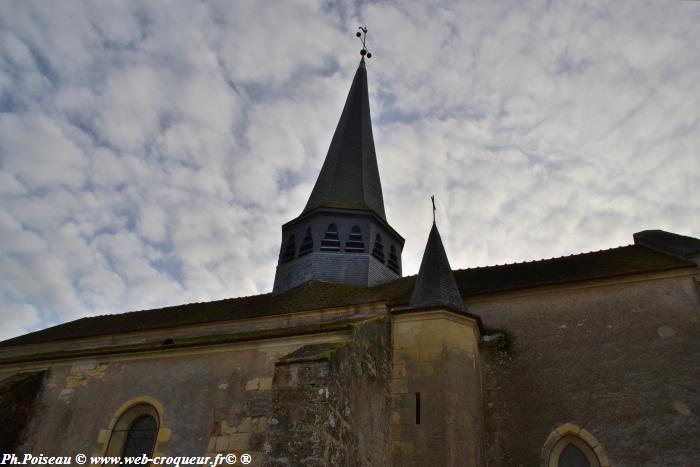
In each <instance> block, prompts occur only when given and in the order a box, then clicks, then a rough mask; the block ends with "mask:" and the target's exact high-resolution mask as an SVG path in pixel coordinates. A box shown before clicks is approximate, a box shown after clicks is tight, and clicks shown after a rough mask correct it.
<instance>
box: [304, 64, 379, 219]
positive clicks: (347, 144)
mask: <svg viewBox="0 0 700 467" xmlns="http://www.w3.org/2000/svg"><path fill="white" fill-rule="evenodd" d="M319 207H327V208H339V209H359V210H363V211H373V212H374V213H376V214H377V215H378V216H379V217H381V218H382V219H383V220H385V221H386V214H385V212H384V198H383V196H382V185H381V182H380V180H379V169H378V168H377V155H376V153H375V151H374V138H373V136H372V121H371V118H370V112H369V94H368V91H367V69H366V68H365V60H364V58H363V59H362V60H361V61H360V66H359V67H358V68H357V72H355V78H354V79H353V81H352V86H351V87H350V92H349V93H348V98H347V100H346V101H345V107H344V108H343V113H342V115H341V116H340V121H339V122H338V126H337V128H336V129H335V134H334V135H333V140H332V141H331V145H330V148H329V149H328V154H327V155H326V160H325V162H324V163H323V168H322V169H321V173H320V175H319V176H318V179H317V180H316V185H315V186H314V189H313V191H312V192H311V196H310V197H309V202H308V203H307V204H306V207H305V208H304V211H303V212H302V214H304V213H306V212H308V211H311V210H313V209H316V208H319Z"/></svg>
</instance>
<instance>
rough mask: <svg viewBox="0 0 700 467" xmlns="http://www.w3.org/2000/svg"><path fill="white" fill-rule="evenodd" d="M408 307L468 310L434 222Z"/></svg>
mask: <svg viewBox="0 0 700 467" xmlns="http://www.w3.org/2000/svg"><path fill="white" fill-rule="evenodd" d="M433 212H434V211H433ZM409 305H410V307H411V308H428V307H433V306H447V307H450V308H454V309H457V310H461V311H466V306H465V305H464V301H463V300H462V295H461V294H460V293H459V288H458V287H457V282H456V281H455V276H454V274H453V272H452V269H451V268H450V262H449V261H448V259H447V253H445V247H444V246H443V245H442V239H441V238H440V232H438V228H437V225H435V221H433V228H432V229H430V235H429V236H428V243H427V245H426V246H425V253H423V260H422V261H421V263H420V271H419V272H418V277H417V278H416V285H415V286H414V287H413V294H412V295H411V301H410V303H409Z"/></svg>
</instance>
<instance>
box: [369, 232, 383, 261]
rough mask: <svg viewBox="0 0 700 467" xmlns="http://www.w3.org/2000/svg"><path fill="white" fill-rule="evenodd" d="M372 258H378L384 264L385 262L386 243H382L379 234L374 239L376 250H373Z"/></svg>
mask: <svg viewBox="0 0 700 467" xmlns="http://www.w3.org/2000/svg"><path fill="white" fill-rule="evenodd" d="M372 256H374V257H375V258H377V259H378V260H379V261H381V262H382V263H383V262H384V243H382V237H381V235H379V234H377V236H376V237H374V248H372Z"/></svg>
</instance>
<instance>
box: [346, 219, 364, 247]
mask: <svg viewBox="0 0 700 467" xmlns="http://www.w3.org/2000/svg"><path fill="white" fill-rule="evenodd" d="M345 251H347V252H348V253H364V252H365V242H364V240H362V230H360V226H359V225H355V226H353V227H352V229H351V230H350V235H349V236H348V241H347V242H345Z"/></svg>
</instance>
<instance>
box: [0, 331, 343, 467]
mask: <svg viewBox="0 0 700 467" xmlns="http://www.w3.org/2000/svg"><path fill="white" fill-rule="evenodd" d="M323 338H324V340H325V341H328V340H329V339H330V340H331V341H333V340H335V341H338V340H342V339H341V338H339V337H338V336H335V338H334V337H333V336H329V335H326V336H324V337H323ZM314 339H317V338H316V337H313V336H300V337H290V338H287V339H275V340H268V341H262V342H251V343H241V344H236V345H228V346H220V347H211V348H201V349H192V350H189V349H188V350H172V351H169V352H157V353H153V354H143V355H131V356H128V357H117V356H114V357H105V358H103V359H82V360H73V361H71V362H66V363H55V364H51V365H49V366H48V368H46V370H47V371H46V376H45V381H44V384H43V388H42V389H41V390H40V392H39V395H38V396H37V399H36V401H35V403H34V407H33V418H32V420H31V422H30V424H29V425H28V427H27V430H26V432H25V436H24V437H23V440H22V441H23V442H22V444H21V445H20V446H19V449H18V450H17V451H18V452H20V453H24V452H28V453H35V454H38V453H43V454H44V455H75V454H78V453H83V454H86V455H88V456H90V455H102V454H104V453H105V451H106V447H107V443H108V442H109V437H110V433H111V431H110V427H111V426H113V425H114V423H115V421H116V419H117V418H118V416H119V415H120V413H121V412H123V411H124V410H125V409H127V408H128V407H129V406H130V405H134V404H137V403H147V404H150V405H152V406H154V407H155V408H156V409H157V411H158V412H159V415H160V417H161V419H160V430H159V435H158V440H157V443H156V447H155V453H154V455H163V454H166V455H168V456H178V455H179V456H193V455H198V456H201V455H203V454H205V453H207V454H209V455H215V454H216V453H218V452H221V453H228V452H234V453H240V452H247V453H250V454H252V455H253V459H254V463H253V464H251V465H259V461H260V459H261V458H262V453H263V451H264V448H265V443H266V441H267V429H268V426H269V423H270V419H269V416H270V408H271V401H272V398H271V393H272V392H271V388H272V379H273V374H274V370H275V362H276V361H277V360H278V359H279V358H280V357H282V356H284V355H286V354H289V353H290V352H292V351H294V350H295V349H297V348H299V347H300V346H303V345H307V344H310V343H313V342H315V341H314ZM2 377H3V375H0V378H2Z"/></svg>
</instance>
